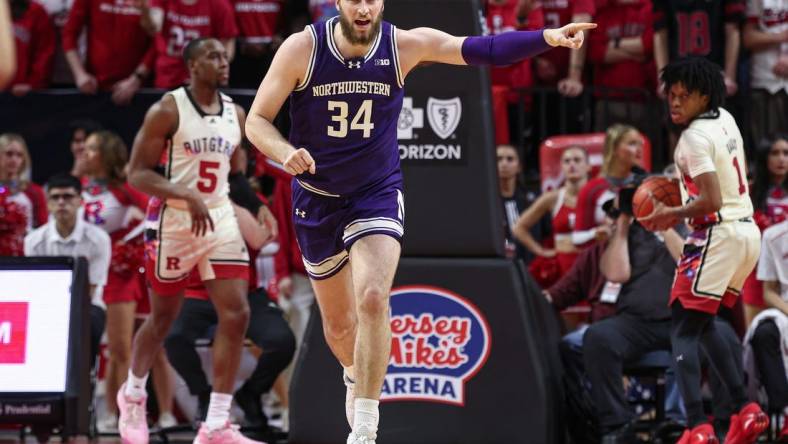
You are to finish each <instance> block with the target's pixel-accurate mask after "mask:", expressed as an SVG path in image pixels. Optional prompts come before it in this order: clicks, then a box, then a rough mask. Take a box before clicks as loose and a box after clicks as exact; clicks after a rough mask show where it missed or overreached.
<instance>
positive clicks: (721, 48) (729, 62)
mask: <svg viewBox="0 0 788 444" xmlns="http://www.w3.org/2000/svg"><path fill="white" fill-rule="evenodd" d="M653 3H654V15H653V17H654V61H655V62H656V63H655V64H656V68H657V69H656V72H657V74H659V73H660V72H662V68H664V67H665V65H667V64H668V62H669V61H671V60H677V59H680V58H682V57H687V56H699V57H705V58H707V59H709V61H711V62H714V63H716V64H717V66H719V67H720V70H722V71H723V73H724V74H725V88H726V92H727V95H729V96H732V95H734V94H736V91H738V89H739V86H738V84H737V83H736V66H737V63H738V61H739V45H740V41H739V38H740V34H741V31H740V26H741V24H742V22H743V21H744V0H721V1H711V2H710V1H706V0H689V1H688V0H656V1H654V2H653ZM658 93H659V94H660V95H662V96H664V94H665V92H664V91H663V87H662V85H660V86H659V87H658Z"/></svg>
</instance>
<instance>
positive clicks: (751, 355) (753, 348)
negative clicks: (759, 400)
mask: <svg viewBox="0 0 788 444" xmlns="http://www.w3.org/2000/svg"><path fill="white" fill-rule="evenodd" d="M786 255H788V220H786V221H783V222H781V223H779V224H777V225H774V226H772V227H771V228H768V229H766V231H764V233H763V247H762V248H761V257H760V261H759V262H758V280H760V281H762V282H763V299H764V301H766V306H767V307H769V308H768V309H767V310H764V311H763V312H761V314H759V315H758V316H756V317H755V319H754V320H753V322H752V325H751V326H750V329H749V330H748V331H747V335H746V336H745V338H744V341H745V346H746V347H747V353H746V354H745V361H746V362H745V365H747V371H748V374H749V379H748V382H749V384H748V385H749V387H750V392H751V393H753V392H755V391H757V389H758V388H759V387H758V386H759V383H760V384H762V385H763V388H764V389H765V391H766V396H767V398H768V400H769V411H770V412H772V413H778V414H782V416H783V425H782V430H781V431H780V436H779V439H778V441H779V442H785V440H787V439H788V378H787V375H786V373H787V372H786V368H788V366H786V362H788V361H786V350H788V348H786V343H787V342H788V262H786V260H785V257H786Z"/></svg>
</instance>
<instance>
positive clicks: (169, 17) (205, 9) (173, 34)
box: [141, 0, 238, 89]
mask: <svg viewBox="0 0 788 444" xmlns="http://www.w3.org/2000/svg"><path fill="white" fill-rule="evenodd" d="M141 5H142V26H143V28H144V29H145V30H146V31H147V32H148V34H150V35H152V36H154V42H155V45H156V61H155V65H154V80H153V86H155V87H156V88H165V89H173V88H177V87H179V86H181V85H183V84H184V83H186V82H187V81H188V80H189V72H188V71H187V69H186V63H184V61H183V50H184V48H186V45H187V44H189V42H191V41H192V40H194V39H196V38H199V37H215V38H217V39H219V40H220V41H221V42H222V44H223V45H224V47H225V49H226V50H227V58H228V59H229V60H230V61H232V59H233V56H234V54H235V37H236V36H237V35H238V28H237V27H236V25H235V17H234V16H233V10H232V6H231V5H230V3H229V2H228V0H200V1H196V2H185V1H182V0H152V3H151V0H142V1H141Z"/></svg>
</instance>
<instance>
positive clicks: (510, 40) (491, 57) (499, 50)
mask: <svg viewBox="0 0 788 444" xmlns="http://www.w3.org/2000/svg"><path fill="white" fill-rule="evenodd" d="M542 32H543V31H512V32H504V33H503V34H498V35H495V36H484V37H468V38H466V39H465V41H463V42H462V58H464V59H465V63H467V64H469V65H496V66H505V65H511V64H514V63H517V62H519V61H521V60H524V59H527V58H528V57H533V56H536V55H539V54H541V53H543V52H545V51H547V50H548V49H550V45H548V44H547V42H546V41H545V40H544V36H542Z"/></svg>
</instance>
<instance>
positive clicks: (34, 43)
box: [9, 0, 55, 96]
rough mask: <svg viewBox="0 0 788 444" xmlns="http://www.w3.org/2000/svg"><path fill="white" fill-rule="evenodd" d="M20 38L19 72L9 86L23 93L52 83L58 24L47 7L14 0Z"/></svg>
mask: <svg viewBox="0 0 788 444" xmlns="http://www.w3.org/2000/svg"><path fill="white" fill-rule="evenodd" d="M11 16H12V17H13V19H14V37H15V38H16V65H17V70H16V76H15V77H14V80H12V81H11V85H10V87H9V90H10V91H11V93H12V94H14V95H16V96H23V95H25V94H27V93H29V92H30V91H31V90H34V89H43V88H46V87H47V86H49V81H50V77H51V75H52V60H53V58H54V56H55V28H54V27H53V26H52V22H51V21H50V20H49V15H47V13H46V10H44V7H43V6H41V5H39V4H38V3H36V2H33V1H31V0H12V1H11Z"/></svg>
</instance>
